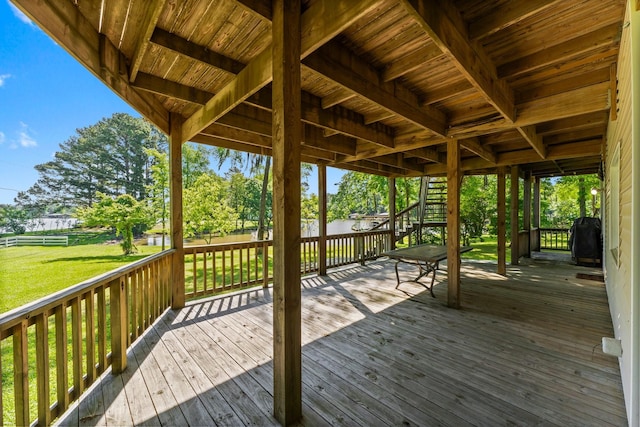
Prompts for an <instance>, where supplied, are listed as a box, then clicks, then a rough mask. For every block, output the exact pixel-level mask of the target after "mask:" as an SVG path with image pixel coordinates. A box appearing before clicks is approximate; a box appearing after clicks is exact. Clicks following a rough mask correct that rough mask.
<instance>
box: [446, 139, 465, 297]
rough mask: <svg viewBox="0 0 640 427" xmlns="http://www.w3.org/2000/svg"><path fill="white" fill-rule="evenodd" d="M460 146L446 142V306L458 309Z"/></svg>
mask: <svg viewBox="0 0 640 427" xmlns="http://www.w3.org/2000/svg"><path fill="white" fill-rule="evenodd" d="M461 177H462V176H461V171H460V145H459V144H458V140H456V139H449V140H448V141H447V277H448V279H447V283H448V286H447V289H448V292H447V304H448V305H449V307H452V308H459V307H460V183H461V182H462V180H461Z"/></svg>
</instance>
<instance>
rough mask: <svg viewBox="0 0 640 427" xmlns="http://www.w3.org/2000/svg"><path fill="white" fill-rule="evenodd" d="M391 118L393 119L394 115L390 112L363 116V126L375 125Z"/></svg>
mask: <svg viewBox="0 0 640 427" xmlns="http://www.w3.org/2000/svg"><path fill="white" fill-rule="evenodd" d="M392 117H395V114H393V113H392V112H390V111H382V112H380V113H376V114H368V115H366V116H364V124H365V125H370V124H372V123H376V122H379V121H382V120H386V119H390V118H392Z"/></svg>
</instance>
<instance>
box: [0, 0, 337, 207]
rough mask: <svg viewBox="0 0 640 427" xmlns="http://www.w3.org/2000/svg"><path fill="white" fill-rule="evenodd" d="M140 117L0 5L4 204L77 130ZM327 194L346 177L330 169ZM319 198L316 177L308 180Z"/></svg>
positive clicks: (2, 1) (4, 2)
mask: <svg viewBox="0 0 640 427" xmlns="http://www.w3.org/2000/svg"><path fill="white" fill-rule="evenodd" d="M118 112H125V113H129V114H131V115H133V116H139V114H138V113H137V112H136V111H135V110H133V109H132V108H131V107H130V106H129V105H128V104H127V103H126V102H124V101H123V100H122V99H120V98H119V97H118V96H117V95H116V94H114V93H113V92H112V91H111V90H110V89H109V88H107V87H106V86H105V85H104V84H103V83H102V82H100V81H99V80H98V79H97V78H96V77H95V76H94V75H93V74H91V73H90V72H89V71H87V70H86V69H85V68H84V67H83V66H82V65H80V63H78V62H77V61H76V60H75V59H74V58H73V57H71V55H69V54H68V53H67V52H66V51H65V50H64V49H62V48H61V47H60V46H58V45H57V44H56V43H55V42H54V41H53V40H52V39H51V38H50V37H49V36H48V35H47V34H45V33H44V32H43V31H42V30H40V28H39V27H37V26H36V25H35V24H33V23H32V22H31V21H29V19H28V18H27V17H26V16H24V15H23V14H22V13H21V12H19V11H18V9H16V8H15V7H14V6H13V5H12V4H11V3H9V2H8V0H0V204H2V203H13V198H14V197H15V196H16V194H17V192H16V191H17V190H19V191H24V190H27V189H28V188H29V187H31V185H33V184H34V183H35V181H36V180H37V178H38V174H37V172H36V171H35V169H34V166H35V165H37V164H39V163H44V162H47V161H49V160H51V158H52V156H53V154H54V153H55V152H56V151H57V150H58V148H59V144H60V143H62V142H64V141H66V140H67V139H68V138H69V137H71V136H72V135H74V134H75V132H76V129H78V128H83V127H87V126H91V125H93V124H95V123H97V122H98V121H99V120H100V119H102V118H104V117H110V116H111V115H112V114H114V113H118ZM327 172H328V173H327V175H328V177H327V180H328V183H327V184H328V190H329V192H335V186H334V184H335V183H336V182H338V181H339V179H340V177H341V176H342V172H341V171H339V170H337V169H333V168H329V169H328V171H327ZM309 185H310V191H311V192H314V193H317V177H316V173H315V172H314V173H313V174H312V176H311V177H310V179H309Z"/></svg>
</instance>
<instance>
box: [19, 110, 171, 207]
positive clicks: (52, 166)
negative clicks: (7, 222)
mask: <svg viewBox="0 0 640 427" xmlns="http://www.w3.org/2000/svg"><path fill="white" fill-rule="evenodd" d="M166 146H167V139H166V136H165V135H163V134H162V133H161V132H160V131H159V130H158V129H157V128H155V127H154V126H153V125H151V124H150V123H149V122H148V121H146V120H144V119H142V118H134V117H131V116H130V115H128V114H122V113H117V114H114V115H113V116H111V117H110V118H106V119H102V120H100V121H99V122H98V123H96V124H94V125H92V126H89V127H86V128H81V129H77V130H76V135H73V136H71V137H70V138H69V139H68V140H66V141H65V142H63V143H61V144H60V149H59V150H58V151H57V152H56V153H55V154H54V158H53V160H51V161H49V162H46V163H42V164H39V165H36V166H35V169H36V170H37V171H38V173H39V178H38V180H37V181H36V183H35V184H34V185H33V186H32V187H31V188H30V189H29V190H27V191H26V192H24V193H20V194H19V195H18V197H17V198H16V202H17V203H19V204H20V205H21V206H40V207H42V206H44V207H48V208H49V209H50V210H53V211H64V210H68V209H71V208H74V207H86V206H91V205H92V204H93V202H94V201H96V200H97V199H98V197H97V193H103V194H107V195H111V196H117V195H119V194H123V193H126V194H130V195H132V196H133V197H134V198H135V199H136V200H143V199H144V198H145V197H146V189H147V186H148V185H149V184H150V183H151V182H150V180H151V171H150V168H149V167H150V164H151V162H150V160H149V155H148V154H147V153H146V152H145V149H157V150H160V151H166Z"/></svg>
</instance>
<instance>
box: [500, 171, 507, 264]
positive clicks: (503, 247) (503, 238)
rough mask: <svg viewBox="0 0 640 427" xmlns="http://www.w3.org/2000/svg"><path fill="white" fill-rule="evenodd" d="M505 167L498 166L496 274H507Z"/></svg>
mask: <svg viewBox="0 0 640 427" xmlns="http://www.w3.org/2000/svg"><path fill="white" fill-rule="evenodd" d="M506 174H507V168H506V167H504V166H500V167H498V274H502V275H503V276H506V275H507V226H506V223H507V221H506V220H507V207H506V202H507V195H506V187H507V186H506V179H505V176H506Z"/></svg>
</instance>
